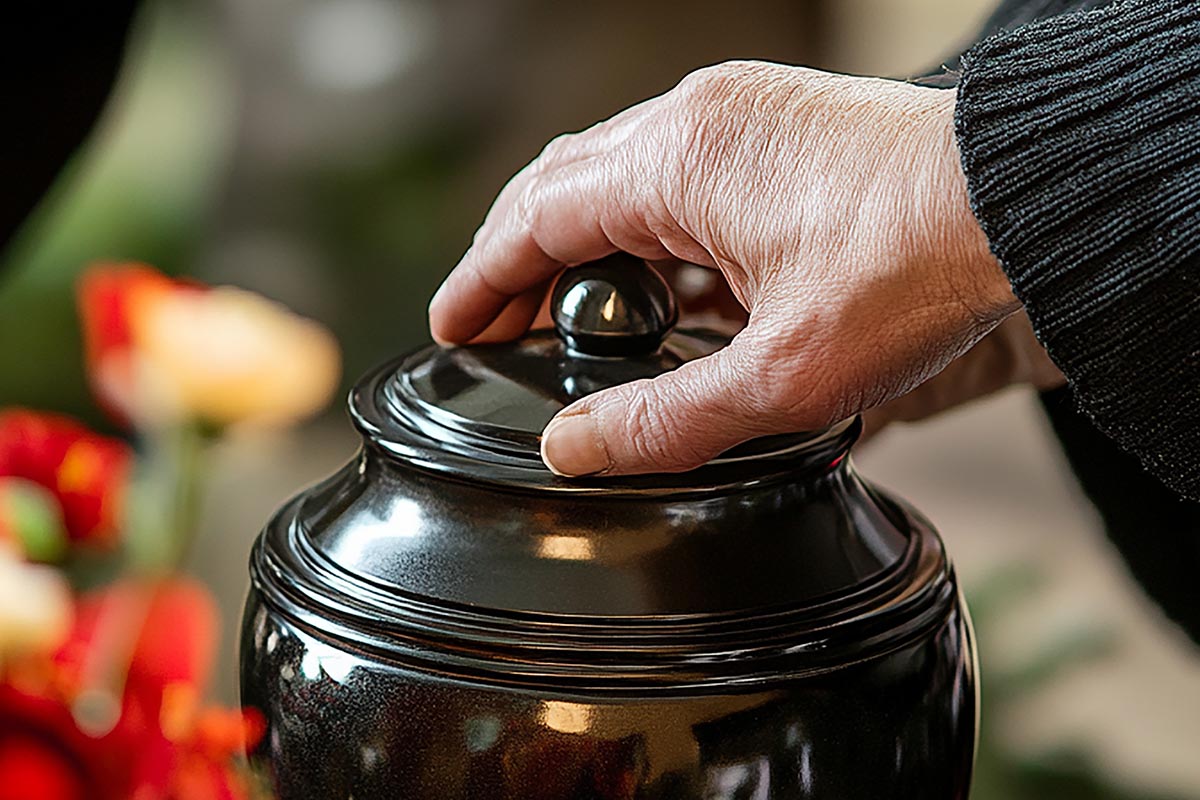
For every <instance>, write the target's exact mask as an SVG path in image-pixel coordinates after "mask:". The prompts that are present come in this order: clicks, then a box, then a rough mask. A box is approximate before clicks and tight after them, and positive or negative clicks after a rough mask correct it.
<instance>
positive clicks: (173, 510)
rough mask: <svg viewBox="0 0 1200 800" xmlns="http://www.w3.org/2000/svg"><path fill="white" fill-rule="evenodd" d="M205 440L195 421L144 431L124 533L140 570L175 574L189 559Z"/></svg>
mask: <svg viewBox="0 0 1200 800" xmlns="http://www.w3.org/2000/svg"><path fill="white" fill-rule="evenodd" d="M207 438H208V437H207V436H206V435H205V432H204V430H203V429H202V428H201V427H200V426H198V425H195V424H184V425H179V426H173V427H170V428H164V429H161V430H157V431H153V432H151V433H149V434H147V436H146V439H145V454H144V458H143V459H142V462H141V464H140V467H139V474H138V476H137V478H136V479H135V485H134V487H133V497H132V499H133V504H132V508H131V515H132V516H131V519H130V527H129V530H128V532H127V536H128V539H127V546H128V548H129V554H130V558H131V561H132V562H133V566H134V568H135V569H137V570H138V571H139V572H143V573H148V574H151V575H161V574H169V573H172V572H176V571H178V570H179V568H180V567H181V566H182V564H183V562H184V560H185V559H186V558H187V556H188V553H189V552H190V550H191V546H192V543H193V542H194V541H195V538H196V530H197V526H198V522H199V516H200V504H201V499H202V489H203V483H204V481H203V479H204V468H205V465H206V461H207V459H206V455H207V448H206V445H207Z"/></svg>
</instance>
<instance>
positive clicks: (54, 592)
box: [0, 546, 74, 660]
mask: <svg viewBox="0 0 1200 800" xmlns="http://www.w3.org/2000/svg"><path fill="white" fill-rule="evenodd" d="M73 616H74V606H73V604H72V602H71V590H70V587H69V585H68V584H67V581H66V578H64V577H63V575H62V573H60V572H59V571H58V570H55V569H53V568H51V567H45V566H41V565H38V564H29V563H27V562H25V561H22V560H21V558H20V557H19V556H18V555H17V554H16V552H15V550H13V549H12V548H11V547H8V546H0V660H2V659H7V658H11V657H13V656H22V655H32V654H37V653H46V652H49V651H51V650H54V649H55V648H56V647H58V646H59V645H61V644H62V643H63V642H64V641H66V638H67V635H68V634H69V633H70V631H71V621H72V619H73Z"/></svg>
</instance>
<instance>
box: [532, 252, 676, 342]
mask: <svg viewBox="0 0 1200 800" xmlns="http://www.w3.org/2000/svg"><path fill="white" fill-rule="evenodd" d="M550 308H551V314H552V315H553V317H554V327H555V328H557V329H558V335H559V336H561V337H562V339H563V341H564V342H566V345H567V348H568V349H569V350H570V351H571V352H572V353H575V354H581V355H589V356H638V355H645V354H647V353H653V352H654V351H655V350H657V349H658V347H659V345H661V344H662V341H663V339H664V338H666V336H667V334H668V333H670V332H671V328H673V327H674V326H675V322H676V321H677V320H678V318H679V309H678V307H677V306H676V304H675V295H674V294H672V293H671V287H670V286H668V285H667V282H666V281H665V280H663V278H662V276H661V275H659V274H658V272H656V271H655V270H654V269H653V268H652V267H650V266H649V265H647V264H646V262H645V261H643V260H642V259H640V258H635V257H634V256H631V255H629V254H627V253H614V254H613V255H611V256H607V257H606V258H602V259H600V260H599V261H592V262H590V263H588V264H582V265H580V266H578V267H574V268H572V269H568V270H567V271H566V272H564V273H563V275H562V277H560V278H559V279H558V283H557V284H556V285H555V287H554V294H553V296H552V298H551V305H550Z"/></svg>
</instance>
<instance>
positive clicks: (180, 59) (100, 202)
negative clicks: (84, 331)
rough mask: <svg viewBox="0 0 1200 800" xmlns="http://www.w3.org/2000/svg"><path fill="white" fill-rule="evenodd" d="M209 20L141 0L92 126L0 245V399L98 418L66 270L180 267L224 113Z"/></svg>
mask: <svg viewBox="0 0 1200 800" xmlns="http://www.w3.org/2000/svg"><path fill="white" fill-rule="evenodd" d="M209 30H210V27H209V26H207V25H206V24H204V20H203V18H202V17H199V16H198V12H197V10H196V9H193V8H191V7H187V6H183V5H179V4H171V3H155V2H152V3H147V4H146V6H145V8H144V9H143V11H142V13H141V15H140V18H139V20H138V22H137V24H136V25H135V30H134V32H133V34H132V40H131V42H130V44H129V48H128V57H127V61H126V63H125V65H124V67H123V69H122V75H121V80H120V84H119V88H118V90H117V93H116V95H115V96H114V97H113V99H112V101H111V102H110V104H109V107H108V109H107V110H106V112H105V115H104V117H103V119H102V120H101V122H100V123H99V125H98V127H97V130H96V131H95V132H94V133H93V135H92V137H91V138H90V140H89V142H88V143H87V144H86V145H85V146H84V148H83V150H82V151H81V152H80V153H78V154H77V155H76V156H75V158H74V159H73V160H72V161H71V163H69V164H68V165H67V166H66V168H65V169H64V171H63V173H62V174H61V175H60V176H59V179H58V181H57V183H56V184H55V186H54V187H53V188H52V189H51V191H50V193H49V194H48V195H47V197H45V198H44V200H43V202H42V203H41V205H40V206H39V207H38V209H37V210H36V211H35V212H34V214H33V216H32V218H31V219H30V220H29V221H28V222H27V223H26V225H25V227H24V228H23V229H22V231H21V232H20V234H19V235H18V237H17V239H16V241H15V242H14V243H13V244H12V245H11V246H10V248H9V249H8V251H7V252H6V253H4V255H3V257H4V259H5V262H6V263H5V264H4V267H3V269H0V275H2V276H3V280H2V281H0V403H2V404H4V405H10V404H20V405H27V406H36V407H39V408H45V409H56V410H61V411H66V412H69V413H71V414H74V415H77V416H79V417H82V418H84V419H86V420H89V421H91V422H94V423H101V420H100V419H99V417H98V415H97V413H96V411H95V410H94V406H93V404H92V403H91V402H90V400H89V398H88V394H87V389H86V386H85V384H84V378H83V375H84V370H83V365H82V358H81V353H80V345H79V340H80V336H79V328H78V322H77V320H76V315H75V308H74V295H73V288H74V280H75V277H76V276H77V275H78V274H79V272H80V271H81V270H82V268H83V267H84V266H85V265H86V264H88V263H89V262H91V261H94V260H142V261H147V262H150V263H154V264H156V265H161V266H162V267H163V268H164V269H166V270H169V271H176V272H179V271H187V270H188V268H189V265H190V263H191V261H192V259H193V257H194V254H195V253H196V251H197V246H198V244H199V242H200V237H201V234H202V229H203V223H204V219H205V213H206V211H207V209H208V208H209V207H210V204H211V202H212V199H213V197H214V192H215V190H216V189H217V188H218V186H219V178H220V173H221V170H220V166H221V163H222V159H223V158H224V156H225V154H226V152H227V150H228V147H229V143H230V132H231V122H232V114H231V108H230V93H229V87H228V81H227V79H226V78H225V76H224V73H223V69H222V66H221V62H220V59H219V57H218V53H217V50H216V48H215V46H214V43H213V42H212V40H211V39H210V38H206V37H205V35H204V34H205V32H206V31H209Z"/></svg>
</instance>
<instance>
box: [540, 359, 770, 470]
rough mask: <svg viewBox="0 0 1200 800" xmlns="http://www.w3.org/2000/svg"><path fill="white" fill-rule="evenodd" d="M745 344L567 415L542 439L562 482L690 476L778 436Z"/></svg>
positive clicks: (589, 400)
mask: <svg viewBox="0 0 1200 800" xmlns="http://www.w3.org/2000/svg"><path fill="white" fill-rule="evenodd" d="M745 338H746V337H745V336H744V335H742V336H738V337H736V338H734V340H733V342H732V343H730V345H729V346H727V347H726V348H724V349H723V350H719V351H717V352H716V353H714V354H712V355H710V356H707V357H705V358H702V359H698V360H696V361H691V362H688V363H687V364H684V365H683V366H681V367H679V368H678V369H676V370H674V371H673V372H669V373H666V374H665V375H660V376H658V377H656V378H653V379H648V380H639V381H634V382H632V383H627V384H623V385H621V386H616V387H613V388H611V389H606V390H604V391H602V392H597V393H596V394H593V395H588V396H587V397H585V398H583V399H581V400H578V401H576V402H575V403H573V404H571V405H570V406H568V407H567V408H565V409H563V410H562V411H560V412H559V414H558V416H556V417H555V418H554V419H552V420H551V421H550V424H549V425H547V426H546V430H545V431H544V432H543V434H542V460H543V461H545V462H546V466H548V467H549V468H550V470H551V471H552V472H554V473H556V474H558V475H564V476H567V477H580V476H583V475H627V474H637V473H644V472H682V471H684V470H688V469H693V468H695V467H698V466H700V465H702V464H704V463H706V462H708V461H709V460H711V459H712V458H714V457H715V456H717V455H720V454H721V453H722V452H723V451H725V450H727V449H729V448H730V447H733V446H734V445H736V444H740V443H741V442H744V441H746V440H747V439H752V438H754V437H756V436H760V435H764V434H767V433H771V432H773V431H772V430H771V420H772V419H773V418H776V415H773V414H770V413H767V409H766V408H764V404H763V403H762V402H760V401H759V399H758V395H757V394H756V392H755V391H754V388H755V386H754V384H755V383H756V381H755V375H756V372H755V370H754V369H753V367H752V354H751V353H750V352H749V351H750V349H751V348H750V347H749V346H748V343H747V342H746V341H745Z"/></svg>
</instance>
